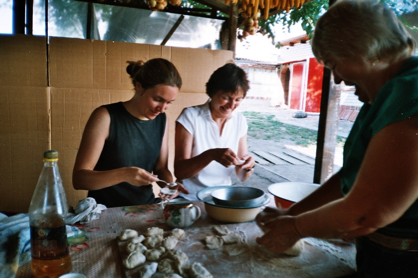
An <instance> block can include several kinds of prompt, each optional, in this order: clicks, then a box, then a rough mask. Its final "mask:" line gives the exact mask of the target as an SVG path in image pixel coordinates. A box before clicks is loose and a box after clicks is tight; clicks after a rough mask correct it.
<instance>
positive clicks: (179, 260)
mask: <svg viewBox="0 0 420 280" xmlns="http://www.w3.org/2000/svg"><path fill="white" fill-rule="evenodd" d="M166 256H167V257H168V258H169V259H171V260H173V261H174V263H173V268H174V269H175V271H176V272H178V273H180V274H184V270H185V269H186V267H187V266H188V263H189V258H188V256H187V254H185V253H184V252H183V251H181V250H171V251H168V252H167V254H166Z"/></svg>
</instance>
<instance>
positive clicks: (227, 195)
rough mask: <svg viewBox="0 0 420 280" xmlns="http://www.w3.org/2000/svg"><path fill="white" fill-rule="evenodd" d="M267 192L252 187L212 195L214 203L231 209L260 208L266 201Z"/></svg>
mask: <svg viewBox="0 0 420 280" xmlns="http://www.w3.org/2000/svg"><path fill="white" fill-rule="evenodd" d="M264 195H265V192H264V191H263V190H260V189H257V188H252V187H229V188H223V189H218V190H214V191H213V192H212V193H211V196H212V198H213V201H214V203H216V204H218V205H221V206H231V207H258V206H261V203H262V202H263V201H264V198H265V196H264Z"/></svg>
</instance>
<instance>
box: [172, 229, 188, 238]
mask: <svg viewBox="0 0 420 280" xmlns="http://www.w3.org/2000/svg"><path fill="white" fill-rule="evenodd" d="M171 233H172V235H173V236H175V237H176V238H178V239H179V240H181V239H184V238H185V231H184V230H183V229H180V228H174V229H173V230H172V232H171Z"/></svg>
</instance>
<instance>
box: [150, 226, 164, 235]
mask: <svg viewBox="0 0 420 280" xmlns="http://www.w3.org/2000/svg"><path fill="white" fill-rule="evenodd" d="M163 233H164V231H163V229H161V228H159V227H150V228H148V229H147V233H146V236H156V235H161V236H163Z"/></svg>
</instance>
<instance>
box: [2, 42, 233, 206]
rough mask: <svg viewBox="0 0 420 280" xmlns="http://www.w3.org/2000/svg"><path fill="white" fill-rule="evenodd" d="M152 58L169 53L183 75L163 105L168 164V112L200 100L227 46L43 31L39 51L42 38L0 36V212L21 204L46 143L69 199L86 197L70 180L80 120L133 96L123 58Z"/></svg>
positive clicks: (35, 176)
mask: <svg viewBox="0 0 420 280" xmlns="http://www.w3.org/2000/svg"><path fill="white" fill-rule="evenodd" d="M47 53H48V59H47ZM153 57H164V58H167V59H169V60H171V61H172V62H173V63H174V64H175V65H176V67H177V68H178V70H179V72H180V73H181V76H182V78H183V87H182V89H181V93H180V95H179V96H178V98H177V100H176V101H175V102H174V103H173V104H172V105H171V106H170V108H169V109H168V111H167V114H168V120H169V125H170V134H169V144H170V155H169V158H170V169H171V170H173V166H172V163H173V156H174V155H173V151H174V149H173V147H174V139H173V137H174V123H175V119H176V117H177V116H178V115H179V113H180V112H181V110H182V109H183V108H184V107H186V106H191V105H195V104H200V103H203V102H204V101H205V100H206V99H207V96H206V94H205V93H204V92H205V83H206V82H207V80H208V78H209V76H210V75H211V73H212V72H213V71H214V70H215V69H216V68H218V67H220V66H222V65H223V64H225V63H226V62H229V61H232V60H233V53H232V52H230V51H211V50H206V49H188V48H174V47H165V46H155V45H141V44H132V43H121V42H108V41H92V40H82V39H69V38H50V40H49V44H48V51H47V43H46V40H45V38H43V37H33V36H22V35H20V36H7V35H6V36H0V59H1V61H2V67H0V98H1V100H2V101H1V103H0V116H1V120H2V121H1V122H0V133H1V134H0V152H1V154H2V158H1V160H0V178H2V180H1V181H0V211H2V212H11V213H14V212H26V211H27V209H28V207H29V202H30V199H31V197H32V192H33V190H34V187H35V185H36V182H37V179H38V176H39V173H40V171H41V167H42V153H43V151H44V150H46V149H49V148H53V149H57V150H58V151H59V152H60V161H59V166H60V173H61V176H62V178H63V183H64V187H65V191H66V195H67V199H68V203H69V205H71V206H75V205H76V204H77V202H78V201H79V200H80V199H83V198H84V197H86V191H80V190H74V189H73V187H72V183H71V173H72V169H73V164H74V160H75V157H76V153H77V149H78V147H79V143H80V139H81V136H82V132H83V130H84V127H85V124H86V122H87V120H88V118H89V116H90V114H91V112H92V111H93V109H94V108H96V107H98V106H100V105H102V104H107V103H111V102H117V101H124V100H128V99H129V98H131V97H132V96H133V94H134V92H133V89H132V88H133V86H132V84H131V81H130V79H129V76H128V74H127V73H126V71H125V68H126V66H127V63H126V61H128V60H148V59H150V58H153Z"/></svg>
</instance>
